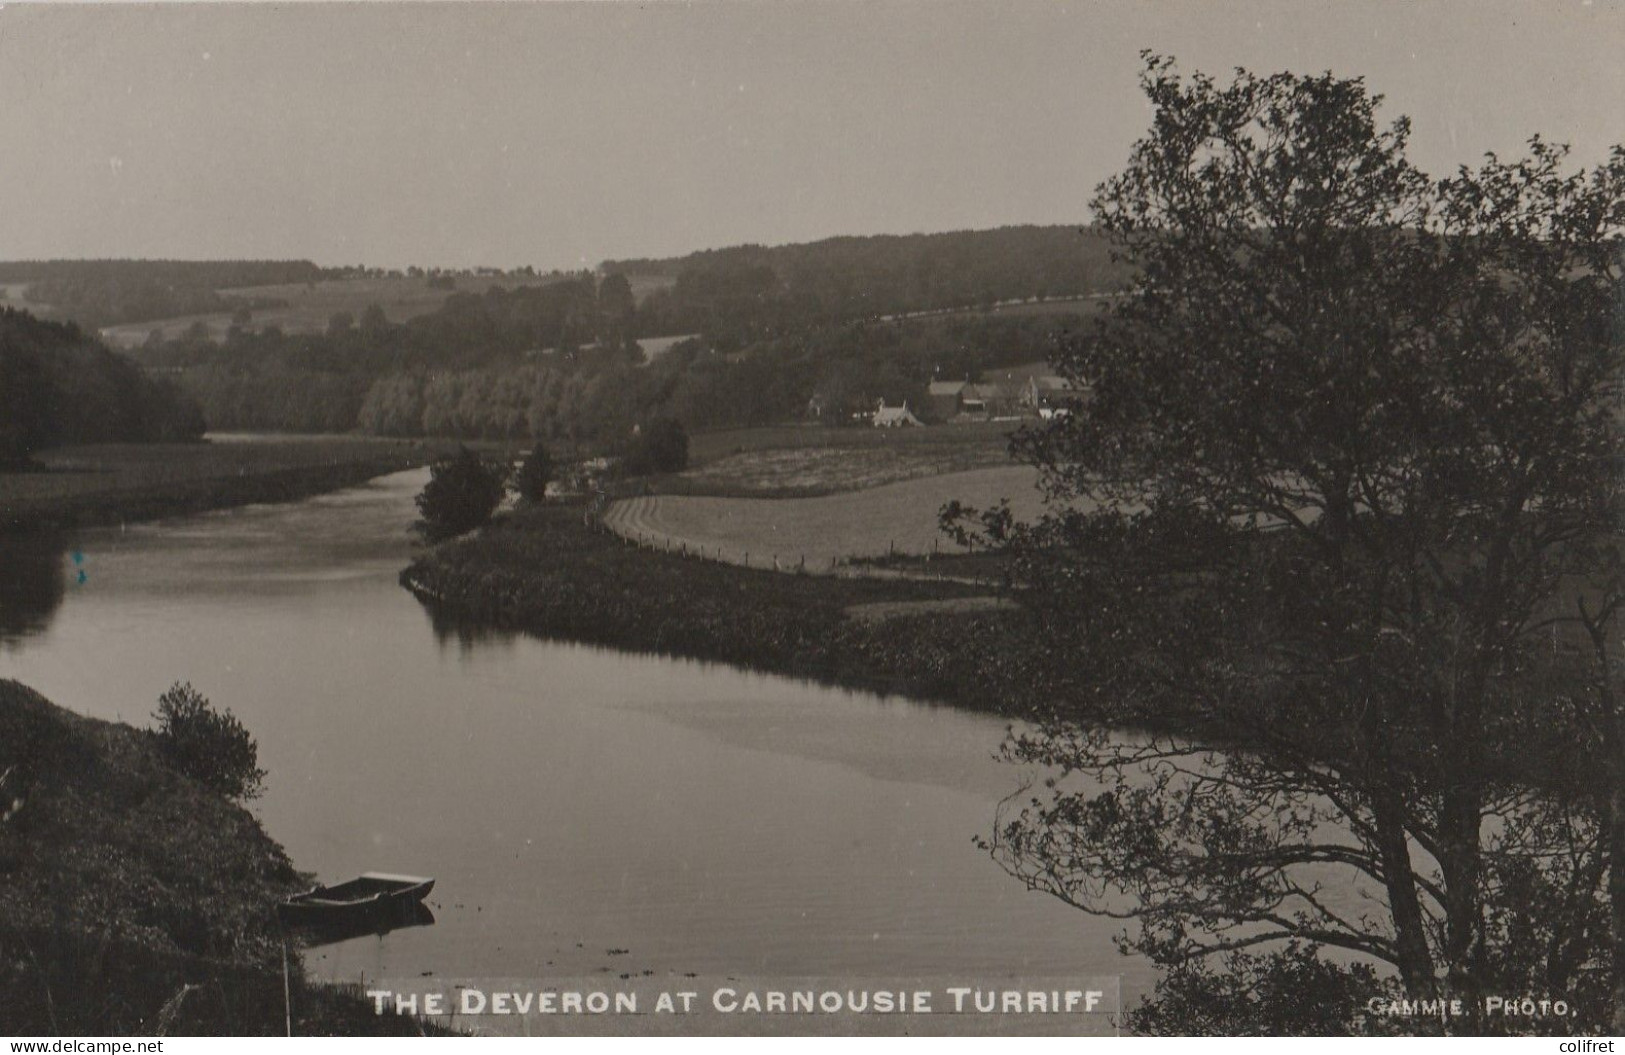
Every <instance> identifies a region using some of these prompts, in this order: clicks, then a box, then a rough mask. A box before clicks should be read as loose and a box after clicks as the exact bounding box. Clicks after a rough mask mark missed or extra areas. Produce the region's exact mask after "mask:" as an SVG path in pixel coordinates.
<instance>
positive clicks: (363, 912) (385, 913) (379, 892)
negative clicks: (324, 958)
mask: <svg viewBox="0 0 1625 1055" xmlns="http://www.w3.org/2000/svg"><path fill="white" fill-rule="evenodd" d="M433 889H434V880H433V879H429V878H426V877H424V876H402V875H390V874H388V873H386V872H363V873H362V874H361V875H359V876H357V877H356V878H355V879H352V880H350V881H348V882H345V883H339V884H337V885H335V886H318V887H312V888H311V889H309V890H307V891H305V892H304V893H303V894H295V895H294V896H293V897H291V898H288V899H287V900H286V901H283V902H281V903H280V904H278V905H277V914H278V915H279V916H281V917H282V919H283V920H284V921H285V922H288V923H300V924H314V925H353V924H357V923H371V924H387V923H388V922H389V921H390V920H391V919H392V918H395V917H405V916H408V915H410V914H411V911H412V909H413V908H414V907H421V904H422V901H423V899H424V898H425V897H427V896H428V894H429V891H431V890H433ZM431 918H432V917H431Z"/></svg>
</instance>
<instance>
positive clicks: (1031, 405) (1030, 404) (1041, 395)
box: [1021, 377, 1089, 418]
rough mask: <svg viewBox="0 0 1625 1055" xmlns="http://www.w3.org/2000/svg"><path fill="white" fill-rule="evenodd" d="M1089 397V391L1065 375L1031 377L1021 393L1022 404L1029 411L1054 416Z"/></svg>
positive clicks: (1042, 416)
mask: <svg viewBox="0 0 1625 1055" xmlns="http://www.w3.org/2000/svg"><path fill="white" fill-rule="evenodd" d="M1088 398H1089V393H1088V392H1087V391H1085V390H1082V389H1078V388H1074V387H1073V385H1072V382H1071V381H1068V380H1067V379H1066V378H1064V377H1029V378H1028V379H1027V385H1026V387H1025V388H1024V389H1023V390H1022V393H1021V404H1022V407H1023V408H1024V409H1025V410H1026V411H1027V412H1028V413H1035V414H1037V415H1038V416H1039V417H1041V418H1053V417H1055V416H1056V415H1057V414H1065V413H1067V412H1068V411H1069V410H1070V409H1071V407H1072V406H1073V405H1075V404H1077V403H1080V402H1082V401H1083V400H1086V399H1088Z"/></svg>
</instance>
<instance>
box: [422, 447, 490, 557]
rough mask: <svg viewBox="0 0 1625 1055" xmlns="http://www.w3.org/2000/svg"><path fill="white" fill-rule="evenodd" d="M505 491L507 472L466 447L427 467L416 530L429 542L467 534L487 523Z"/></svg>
mask: <svg viewBox="0 0 1625 1055" xmlns="http://www.w3.org/2000/svg"><path fill="white" fill-rule="evenodd" d="M506 491H507V472H506V470H505V469H504V468H503V467H502V466H500V465H497V464H495V463H493V462H489V461H487V460H486V459H484V458H481V457H480V456H479V455H478V454H475V453H474V452H473V451H471V450H469V449H468V448H467V447H461V448H458V451H457V453H456V454H455V455H453V456H452V457H450V458H448V459H445V460H444V461H439V462H436V463H435V464H433V465H431V466H430V467H429V482H428V483H427V484H425V485H424V487H423V491H422V492H421V493H419V495H418V496H417V507H418V513H419V514H420V515H421V516H422V519H421V520H419V521H418V523H417V525H416V526H417V529H418V531H419V532H420V533H421V534H422V535H423V537H424V538H425V539H427V540H428V541H430V542H441V541H443V540H445V539H449V538H455V537H456V536H458V535H463V534H467V533H468V532H470V531H473V530H474V529H475V528H477V527H481V526H483V525H484V524H486V523H488V522H489V521H490V519H491V514H493V513H495V512H496V508H497V506H499V505H501V504H502V497H503V495H504V494H505V493H506Z"/></svg>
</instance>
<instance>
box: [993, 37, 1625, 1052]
mask: <svg viewBox="0 0 1625 1055" xmlns="http://www.w3.org/2000/svg"><path fill="white" fill-rule="evenodd" d="M1142 80H1143V85H1144V88H1145V91H1146V94H1147V96H1148V97H1149V100H1150V103H1151V106H1152V110H1153V114H1154V116H1153V124H1152V128H1151V131H1150V132H1149V134H1148V135H1147V136H1146V138H1144V139H1143V140H1141V141H1140V142H1139V143H1137V144H1136V145H1135V147H1134V149H1133V152H1132V154H1131V157H1130V160H1129V164H1128V166H1127V167H1126V168H1125V169H1124V170H1123V171H1122V172H1121V173H1120V174H1119V175H1117V176H1116V177H1114V178H1112V179H1110V180H1108V181H1107V182H1106V183H1105V184H1103V185H1102V186H1101V187H1100V188H1099V190H1098V191H1097V194H1096V196H1095V199H1094V202H1093V208H1094V211H1095V217H1096V220H1097V222H1098V223H1099V225H1100V227H1101V229H1102V230H1104V231H1106V232H1107V233H1108V234H1109V235H1110V237H1111V238H1112V239H1113V241H1114V244H1115V245H1116V247H1117V250H1118V253H1119V255H1120V258H1121V260H1122V261H1123V262H1124V263H1125V264H1126V265H1128V266H1129V268H1131V270H1132V272H1133V274H1134V276H1135V277H1134V281H1133V284H1132V286H1131V288H1130V290H1129V292H1128V295H1126V296H1125V297H1123V298H1121V299H1120V300H1119V301H1117V302H1116V304H1115V306H1114V308H1113V310H1112V311H1111V312H1109V313H1108V314H1107V315H1106V316H1105V317H1104V318H1103V320H1102V322H1101V325H1100V327H1099V330H1098V332H1096V333H1094V334H1092V335H1090V336H1089V337H1088V338H1087V339H1074V340H1070V341H1067V342H1066V343H1064V344H1063V346H1062V347H1061V349H1060V351H1059V353H1058V356H1057V361H1056V365H1057V367H1058V368H1059V369H1060V371H1061V372H1062V373H1064V374H1065V375H1066V376H1068V377H1069V378H1071V379H1072V380H1073V381H1074V382H1075V383H1076V385H1077V386H1078V387H1080V388H1082V389H1085V390H1087V391H1088V393H1089V398H1088V400H1087V403H1086V405H1085V406H1083V407H1082V408H1080V409H1079V410H1078V412H1076V413H1073V414H1071V415H1069V416H1064V417H1061V418H1059V419H1056V420H1055V421H1054V422H1052V423H1051V424H1049V425H1047V426H1046V427H1044V428H1042V429H1039V430H1035V431H1031V432H1028V433H1027V434H1025V435H1024V436H1023V437H1021V438H1020V439H1019V440H1018V448H1019V449H1020V451H1021V452H1023V453H1024V454H1025V455H1026V456H1027V457H1028V458H1030V459H1031V460H1032V461H1033V462H1034V463H1035V464H1037V465H1038V466H1039V467H1040V468H1041V469H1042V470H1043V474H1044V482H1045V486H1046V488H1047V489H1048V493H1049V495H1050V497H1051V504H1050V513H1049V514H1048V515H1047V516H1046V517H1045V518H1044V519H1043V520H1042V521H1041V522H1039V523H1037V524H1034V525H1022V526H1012V525H1010V524H1009V523H1008V519H1007V518H1005V517H1001V516H999V515H996V514H995V515H990V516H989V517H988V518H987V520H986V524H987V525H988V526H989V527H990V528H991V532H990V533H991V534H992V535H994V536H996V537H997V538H998V539H999V540H1000V541H1004V542H1007V543H1009V544H1010V546H1011V548H1012V550H1013V552H1014V553H1015V555H1016V560H1015V564H1014V566H1015V568H1016V574H1017V576H1018V578H1019V579H1020V580H1021V581H1022V585H1023V586H1024V587H1025V588H1024V589H1023V590H1022V591H1021V595H1022V596H1023V597H1025V598H1026V599H1027V600H1028V602H1029V603H1031V604H1032V605H1033V606H1034V608H1035V609H1036V610H1037V611H1038V612H1039V614H1040V615H1041V616H1042V617H1043V620H1044V625H1045V626H1046V628H1047V630H1046V632H1047V633H1049V634H1050V635H1051V636H1052V638H1053V640H1054V641H1055V643H1056V645H1057V647H1058V650H1064V653H1063V654H1065V655H1067V656H1068V667H1069V675H1070V676H1071V678H1072V680H1071V681H1070V682H1069V684H1070V685H1073V686H1081V688H1078V689H1077V690H1076V691H1073V692H1070V693H1066V692H1063V693H1058V694H1057V705H1056V707H1055V708H1054V710H1053V711H1052V712H1051V713H1047V714H1043V715H1038V716H1035V717H1036V718H1037V722H1036V724H1035V726H1034V727H1033V728H1032V730H1031V731H1029V732H1026V733H1023V734H1021V735H1018V736H1016V737H1015V738H1014V739H1013V740H1012V742H1011V743H1010V745H1009V750H1010V752H1011V754H1012V755H1013V756H1015V757H1017V758H1019V759H1021V760H1024V761H1030V762H1038V763H1041V764H1044V765H1046V766H1050V767H1056V768H1057V769H1058V770H1059V771H1060V772H1061V773H1062V774H1064V775H1063V776H1062V777H1061V778H1059V779H1057V780H1055V781H1054V782H1053V783H1052V784H1051V785H1049V786H1048V788H1047V790H1046V791H1045V792H1044V793H1043V794H1041V795H1035V796H1033V797H1031V798H1030V799H1027V800H1026V801H1024V802H1023V801H1016V802H1013V803H1012V805H1011V806H1010V808H1009V811H1008V812H1007V813H1006V814H1005V815H1004V816H1003V817H1002V818H1001V821H1000V824H999V826H998V829H997V830H996V832H995V834H994V837H993V838H992V840H991V841H990V844H989V845H990V847H991V849H992V851H993V852H994V854H995V856H996V857H997V858H998V859H999V860H1000V861H1001V863H1003V864H1004V865H1005V866H1006V867H1007V868H1008V869H1009V870H1010V871H1012V872H1014V873H1015V874H1017V875H1019V876H1021V877H1022V878H1023V879H1024V880H1025V881H1026V882H1028V883H1029V884H1030V885H1032V886H1034V887H1036V888H1039V889H1043V890H1047V891H1049V892H1051V893H1053V894H1056V895H1058V896H1060V897H1062V898H1064V899H1065V900H1067V901H1069V902H1071V903H1073V904H1075V905H1078V906H1079V907H1081V908H1084V909H1086V910H1088V911H1091V912H1102V913H1110V914H1123V915H1126V916H1128V917H1132V918H1134V919H1136V920H1137V921H1138V924H1139V926H1138V928H1137V929H1136V930H1135V931H1134V932H1133V933H1132V934H1131V936H1130V939H1129V941H1130V944H1131V945H1133V946H1135V947H1137V948H1138V949H1139V950H1140V951H1142V952H1145V953H1148V954H1150V955H1151V956H1152V957H1153V958H1155V959H1157V960H1158V961H1159V962H1161V963H1163V964H1165V965H1167V966H1169V967H1170V968H1172V969H1173V970H1174V972H1175V974H1176V975H1183V976H1185V977H1190V968H1191V965H1192V964H1193V963H1194V962H1196V961H1199V960H1201V959H1202V958H1204V957H1207V956H1209V955H1212V954H1215V953H1220V954H1235V953H1238V952H1251V953H1258V952H1260V951H1262V953H1263V954H1265V955H1272V954H1270V953H1269V950H1272V949H1278V948H1279V947H1280V946H1279V943H1280V942H1281V941H1283V940H1300V941H1306V942H1309V943H1311V947H1319V948H1323V949H1337V950H1341V951H1342V954H1343V955H1345V956H1352V957H1354V958H1355V959H1356V960H1364V961H1367V962H1375V963H1377V964H1380V965H1385V966H1387V967H1388V968H1389V969H1391V971H1392V972H1393V974H1394V976H1397V979H1398V982H1397V984H1398V985H1399V986H1401V987H1402V988H1403V990H1405V991H1406V992H1408V993H1409V994H1412V995H1417V996H1432V995H1440V994H1443V995H1450V996H1460V997H1462V998H1464V999H1466V1000H1467V1002H1468V1005H1469V1007H1472V1006H1476V1005H1475V1004H1474V1001H1476V1000H1477V999H1478V998H1479V997H1481V996H1483V995H1485V994H1490V993H1504V992H1515V993H1518V994H1520V995H1522V994H1524V993H1526V992H1527V993H1532V994H1535V995H1537V996H1538V995H1540V994H1543V993H1545V994H1550V995H1553V996H1565V995H1566V996H1568V997H1569V999H1570V1003H1571V1007H1572V1005H1573V1004H1574V1003H1578V1002H1580V997H1579V996H1577V995H1576V994H1583V993H1588V992H1591V989H1590V988H1589V987H1592V986H1594V985H1595V984H1596V983H1597V979H1598V977H1599V971H1600V970H1603V969H1606V967H1607V965H1608V964H1609V961H1610V960H1612V961H1613V962H1615V963H1619V964H1622V965H1625V956H1611V955H1610V950H1609V948H1608V943H1607V941H1606V940H1604V939H1605V938H1606V927H1605V926H1601V927H1600V925H1599V920H1601V919H1605V918H1606V916H1605V913H1604V901H1605V890H1606V887H1605V880H1604V870H1605V868H1606V866H1607V862H1608V845H1607V843H1608V840H1607V838H1606V837H1605V832H1604V829H1605V828H1606V823H1605V821H1606V817H1607V813H1608V803H1607V796H1606V795H1598V794H1596V792H1595V785H1594V784H1588V782H1587V781H1584V780H1577V779H1575V778H1574V777H1572V776H1571V775H1570V770H1569V769H1568V768H1567V766H1568V765H1569V764H1571V763H1572V762H1573V761H1574V760H1575V759H1582V760H1584V759H1586V758H1587V755H1586V752H1588V751H1591V750H1593V749H1596V748H1598V747H1599V746H1600V740H1599V738H1598V737H1596V736H1588V735H1587V734H1586V732H1585V728H1584V727H1583V726H1582V725H1580V724H1579V723H1577V722H1576V720H1575V719H1576V715H1577V713H1578V712H1579V711H1581V710H1584V709H1585V707H1586V706H1587V704H1586V701H1587V700H1588V699H1593V698H1595V696H1596V692H1595V691H1593V689H1592V688H1590V687H1588V686H1589V685H1591V683H1590V682H1588V681H1587V679H1586V675H1585V673H1584V670H1583V664H1582V659H1581V657H1580V656H1579V654H1578V652H1577V650H1576V649H1575V648H1574V647H1573V645H1574V644H1575V643H1576V641H1577V640H1579V639H1580V638H1581V635H1579V634H1574V633H1571V632H1570V631H1569V630H1568V628H1567V627H1566V626H1565V625H1564V624H1563V622H1562V621H1563V620H1564V619H1565V618H1567V617H1570V616H1572V615H1573V612H1574V610H1575V609H1574V601H1575V594H1576V593H1577V592H1581V591H1584V590H1585V589H1586V583H1587V582H1588V577H1589V576H1590V572H1588V570H1587V569H1588V567H1589V566H1591V565H1593V564H1594V563H1595V562H1596V561H1597V560H1599V559H1600V555H1601V554H1603V553H1605V552H1607V553H1611V552H1612V549H1611V543H1612V535H1613V532H1614V531H1615V527H1616V522H1615V513H1616V507H1615V499H1616V492H1617V479H1618V477H1617V473H1616V469H1615V466H1616V464H1617V463H1616V462H1615V461H1614V458H1615V455H1616V453H1617V451H1618V447H1617V439H1618V430H1617V419H1616V416H1615V408H1616V402H1615V400H1616V397H1617V393H1618V389H1617V383H1618V380H1619V378H1618V370H1619V365H1620V351H1621V348H1620V339H1619V333H1618V331H1617V329H1615V327H1614V322H1615V317H1614V311H1615V308H1614V305H1615V304H1616V303H1617V300H1616V298H1617V296H1618V291H1619V288H1620V287H1619V273H1618V267H1619V262H1620V261H1619V235H1620V232H1621V230H1622V228H1625V154H1621V153H1620V152H1617V151H1616V153H1615V154H1614V155H1613V157H1612V158H1611V159H1610V160H1609V161H1608V162H1607V163H1606V164H1604V165H1603V166H1601V167H1600V168H1598V169H1597V170H1595V171H1594V172H1591V173H1572V174H1571V173H1569V172H1566V171H1565V166H1566V160H1565V151H1564V150H1563V149H1561V148H1556V147H1552V146H1550V145H1548V144H1545V143H1544V142H1542V141H1540V140H1538V139H1536V140H1533V141H1531V143H1530V144H1529V148H1528V151H1527V154H1526V155H1525V156H1523V157H1521V158H1519V159H1517V160H1514V161H1511V162H1507V161H1502V160H1500V159H1498V158H1495V157H1493V156H1491V157H1489V158H1487V159H1486V160H1485V161H1484V162H1483V164H1482V165H1480V166H1479V167H1478V168H1476V169H1467V168H1464V169H1462V170H1460V171H1459V172H1458V173H1456V174H1455V175H1453V176H1451V177H1449V178H1445V179H1438V180H1436V179H1431V178H1429V177H1428V176H1427V175H1425V174H1424V173H1422V172H1420V171H1418V170H1417V169H1416V168H1415V167H1414V166H1413V165H1412V164H1411V162H1410V161H1409V160H1408V158H1407V156H1406V145H1407V138H1408V133H1409V125H1408V123H1407V122H1406V121H1405V120H1404V119H1400V120H1398V121H1394V122H1392V123H1390V124H1386V125H1385V124H1382V123H1381V122H1379V120H1378V108H1379V105H1380V97H1377V96H1373V95H1372V94H1370V93H1369V92H1368V91H1367V90H1366V87H1365V85H1364V84H1363V83H1362V82H1361V81H1360V80H1346V79H1340V78H1337V77H1334V76H1332V75H1330V74H1326V75H1323V76H1311V77H1306V76H1296V75H1291V74H1278V75H1275V76H1269V77H1259V76H1254V75H1252V74H1249V73H1247V72H1245V71H1237V72H1236V74H1235V76H1234V78H1233V79H1232V80H1231V81H1230V82H1229V83H1227V84H1220V83H1218V82H1215V81H1214V80H1213V79H1211V78H1208V77H1205V76H1201V75H1195V76H1191V77H1183V76H1181V75H1179V74H1178V73H1177V72H1176V71H1175V70H1174V68H1173V65H1172V63H1171V62H1170V61H1169V60H1167V59H1163V58H1159V57H1148V59H1147V66H1146V70H1145V73H1144V75H1143V78H1142ZM1593 570H1594V569H1593ZM1588 611H1590V612H1592V614H1593V615H1597V614H1611V612H1609V611H1605V610H1604V609H1602V608H1601V607H1598V606H1596V605H1595V604H1594V607H1593V608H1591V609H1588ZM1587 693H1591V696H1587ZM1103 721H1104V722H1110V723H1117V724H1119V725H1129V726H1135V727H1139V728H1142V729H1151V730H1155V731H1156V733H1155V735H1153V734H1150V733H1148V734H1145V735H1141V736H1137V737H1132V738H1124V737H1121V736H1113V735H1107V734H1104V733H1100V732H1098V731H1095V730H1098V728H1100V723H1102V722H1103ZM1170 730H1171V732H1170ZM1589 757H1590V759H1591V760H1592V761H1597V762H1602V761H1604V759H1602V758H1601V757H1599V756H1596V755H1592V756H1589ZM1615 769H1617V770H1619V772H1620V774H1621V777H1622V778H1625V762H1622V763H1621V765H1620V766H1616V767H1615ZM1621 786H1625V779H1622V781H1621ZM1622 808H1625V807H1622ZM1622 823H1625V820H1622ZM1622 838H1625V835H1622ZM1622 845H1625V843H1622ZM1281 962H1282V963H1285V961H1281ZM1286 966H1291V964H1286ZM1372 984H1377V983H1375V982H1373V983H1372ZM1598 1002H1599V1000H1593V1001H1592V1004H1593V1005H1595V1004H1596V1003H1598ZM1600 1002H1602V1003H1606V997H1603V998H1600ZM1621 1007H1622V1008H1625V1003H1622V1004H1621ZM1596 1010H1597V1008H1596V1007H1595V1006H1593V1007H1592V1008H1591V1011H1592V1013H1593V1014H1594V1013H1595V1012H1596ZM1492 1025H1494V1024H1492ZM1525 1025H1528V1024H1527V1023H1525ZM1472 1028H1489V1027H1488V1026H1486V1024H1485V1023H1484V1022H1482V1021H1477V1022H1475V1025H1474V1026H1473V1027H1472ZM1497 1028H1498V1027H1497ZM1533 1028H1537V1029H1540V1028H1553V1029H1566V1028H1574V1027H1573V1026H1572V1025H1568V1026H1565V1025H1562V1024H1556V1025H1553V1024H1552V1023H1547V1024H1546V1025H1545V1026H1544V1027H1543V1026H1542V1025H1541V1024H1539V1023H1536V1024H1534V1026H1533Z"/></svg>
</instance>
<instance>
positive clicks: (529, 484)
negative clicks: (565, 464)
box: [514, 443, 553, 502]
mask: <svg viewBox="0 0 1625 1055" xmlns="http://www.w3.org/2000/svg"><path fill="white" fill-rule="evenodd" d="M552 478H553V457H552V455H550V454H548V453H547V447H546V446H545V445H543V444H541V443H537V444H536V446H534V447H532V448H531V449H530V457H528V458H526V459H525V464H524V465H523V466H521V467H520V469H519V475H518V476H517V477H515V479H514V487H515V488H516V489H517V490H518V491H519V497H520V498H524V499H528V500H529V501H532V502H540V501H541V500H542V499H544V498H546V497H547V484H548V481H550V480H551V479H552Z"/></svg>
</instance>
